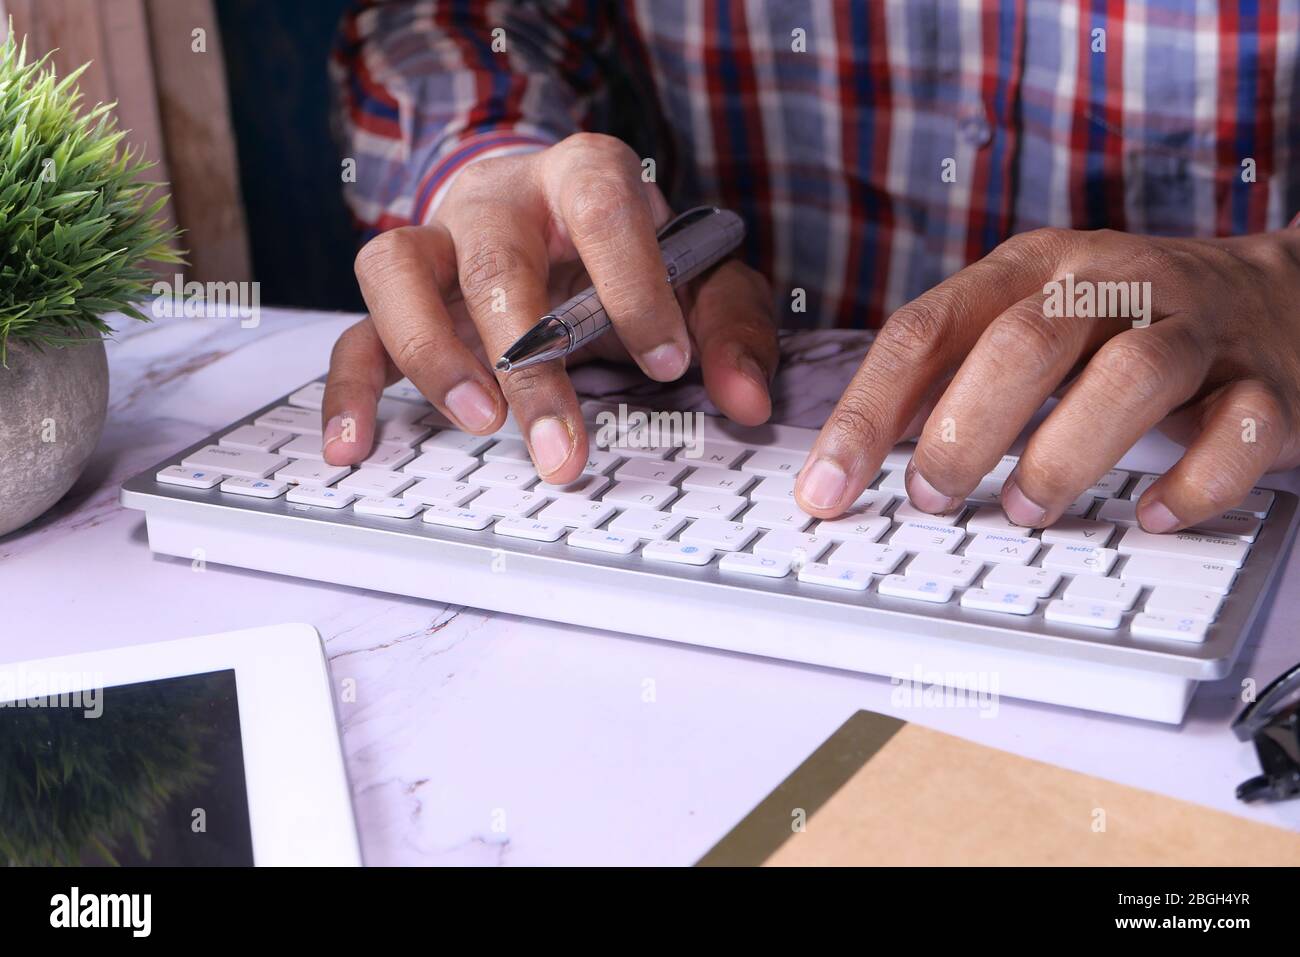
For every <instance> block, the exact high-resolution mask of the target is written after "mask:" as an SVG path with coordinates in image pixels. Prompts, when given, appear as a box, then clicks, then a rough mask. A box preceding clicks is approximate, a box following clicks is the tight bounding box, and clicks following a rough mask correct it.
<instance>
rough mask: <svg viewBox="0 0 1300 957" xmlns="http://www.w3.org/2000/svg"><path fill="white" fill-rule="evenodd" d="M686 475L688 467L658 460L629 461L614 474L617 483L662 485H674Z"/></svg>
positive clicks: (678, 463)
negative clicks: (653, 483) (655, 483)
mask: <svg viewBox="0 0 1300 957" xmlns="http://www.w3.org/2000/svg"><path fill="white" fill-rule="evenodd" d="M684 474H686V466H685V465H682V464H681V463H680V462H661V461H660V460H658V459H629V460H628V461H626V462H624V463H623V464H622V465H620V466H619V467H618V471H616V472H615V473H614V480H615V481H617V482H635V481H642V482H657V483H659V484H660V485H673V484H675V483H676V482H677V480H678V479H679V478H681V477H682V476H683V475H684Z"/></svg>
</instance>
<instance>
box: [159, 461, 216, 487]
mask: <svg viewBox="0 0 1300 957" xmlns="http://www.w3.org/2000/svg"><path fill="white" fill-rule="evenodd" d="M154 478H155V479H157V480H158V481H159V482H162V483H163V484H164V485H179V486H181V487H183V488H212V487H213V486H214V485H217V484H218V483H220V482H221V480H222V479H224V478H225V476H224V475H222V474H221V473H220V472H219V471H216V470H215V469H192V468H188V467H186V466H184V465H169V466H167V467H166V468H165V469H162V470H161V471H160V472H159V473H158V474H157V475H155V476H154Z"/></svg>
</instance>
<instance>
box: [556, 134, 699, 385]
mask: <svg viewBox="0 0 1300 957" xmlns="http://www.w3.org/2000/svg"><path fill="white" fill-rule="evenodd" d="M566 143H567V144H573V145H572V146H571V147H569V148H566V149H561V150H557V151H555V152H554V153H553V154H551V157H550V158H549V159H548V161H547V162H546V163H545V164H543V168H542V181H543V189H544V191H545V193H546V196H547V203H548V205H549V207H550V209H551V212H552V215H553V217H554V218H555V219H556V220H558V221H559V223H560V224H561V226H562V228H563V229H564V231H565V233H566V234H567V236H568V238H569V241H570V242H572V243H573V246H574V248H575V249H576V250H577V251H578V255H579V256H580V257H581V258H582V263H583V265H584V266H585V267H586V269H587V274H588V275H589V276H590V277H591V284H592V286H594V287H595V289H596V292H597V294H598V295H599V297H600V302H601V305H602V306H604V307H605V311H606V312H607V313H608V314H609V320H610V323H611V324H612V325H613V326H614V329H615V331H616V332H617V333H618V337H619V339H620V340H622V342H623V344H624V345H625V346H626V347H627V351H628V353H629V354H630V355H631V356H632V358H633V359H634V360H635V361H636V363H637V364H638V365H639V366H640V367H641V369H642V371H644V372H645V374H646V375H648V376H649V377H650V378H652V379H657V380H659V381H660V382H668V381H671V380H673V379H676V378H678V377H679V376H681V375H682V373H684V372H685V371H686V369H687V367H688V366H689V365H690V360H691V342H690V336H689V335H688V333H687V330H686V322H685V320H684V319H683V317H682V310H681V307H680V306H679V305H678V303H677V297H676V296H675V295H674V294H673V290H672V287H671V286H670V285H669V284H668V282H667V279H666V277H665V274H664V264H663V255H662V254H661V253H660V250H659V241H658V238H657V236H656V235H655V229H656V223H655V216H656V210H655V209H654V208H652V205H651V202H650V200H649V197H648V194H647V192H646V190H645V189H644V187H643V184H642V182H641V166H640V163H639V162H638V161H637V158H636V155H635V154H634V153H633V152H632V150H631V149H630V148H628V147H627V146H626V145H625V144H624V143H622V142H621V141H619V140H617V139H615V138H613V137H609V136H600V135H597V134H591V135H590V136H576V137H571V138H570V139H569V140H566ZM660 212H662V210H660Z"/></svg>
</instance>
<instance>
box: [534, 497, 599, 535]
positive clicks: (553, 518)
mask: <svg viewBox="0 0 1300 957" xmlns="http://www.w3.org/2000/svg"><path fill="white" fill-rule="evenodd" d="M617 511H618V509H617V507H615V506H614V505H613V504H611V503H609V502H593V501H591V500H590V499H585V498H574V497H565V498H557V499H556V500H555V501H554V502H552V503H551V504H550V505H548V506H546V507H545V508H544V509H542V510H541V511H540V512H538V514H537V518H538V519H539V520H540V521H543V522H551V523H553V524H556V525H567V526H571V527H573V528H595V527H596V526H597V525H599V524H601V523H602V522H604V521H605V520H606V519H608V518H610V517H611V516H612V515H614V514H615V513H617Z"/></svg>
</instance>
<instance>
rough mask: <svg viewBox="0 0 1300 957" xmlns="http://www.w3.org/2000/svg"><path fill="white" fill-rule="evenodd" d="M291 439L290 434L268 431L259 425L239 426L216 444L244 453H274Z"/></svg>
mask: <svg viewBox="0 0 1300 957" xmlns="http://www.w3.org/2000/svg"><path fill="white" fill-rule="evenodd" d="M292 438H293V433H292V432H282V431H280V430H279V429H268V428H265V427H263V426H260V425H241V426H240V427H239V428H237V429H235V430H234V431H233V432H227V433H226V434H225V435H223V436H222V437H221V440H220V441H219V442H217V444H218V445H223V446H225V447H226V448H230V449H243V450H244V451H246V452H274V451H275V450H276V449H278V448H279V447H280V446H282V445H284V443H286V442H288V441H289V440H290V439H292Z"/></svg>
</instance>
